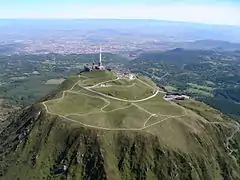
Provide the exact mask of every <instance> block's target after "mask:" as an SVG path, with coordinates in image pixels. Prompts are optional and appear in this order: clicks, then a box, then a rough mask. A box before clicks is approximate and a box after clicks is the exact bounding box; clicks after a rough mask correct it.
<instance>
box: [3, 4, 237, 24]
mask: <svg viewBox="0 0 240 180" xmlns="http://www.w3.org/2000/svg"><path fill="white" fill-rule="evenodd" d="M239 14H240V0H1V3H0V18H67V19H68V18H69V19H75V18H117V19H159V20H172V21H186V22H199V23H207V24H226V25H240V15H239Z"/></svg>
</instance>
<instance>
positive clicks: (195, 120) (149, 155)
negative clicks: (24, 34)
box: [0, 72, 240, 179]
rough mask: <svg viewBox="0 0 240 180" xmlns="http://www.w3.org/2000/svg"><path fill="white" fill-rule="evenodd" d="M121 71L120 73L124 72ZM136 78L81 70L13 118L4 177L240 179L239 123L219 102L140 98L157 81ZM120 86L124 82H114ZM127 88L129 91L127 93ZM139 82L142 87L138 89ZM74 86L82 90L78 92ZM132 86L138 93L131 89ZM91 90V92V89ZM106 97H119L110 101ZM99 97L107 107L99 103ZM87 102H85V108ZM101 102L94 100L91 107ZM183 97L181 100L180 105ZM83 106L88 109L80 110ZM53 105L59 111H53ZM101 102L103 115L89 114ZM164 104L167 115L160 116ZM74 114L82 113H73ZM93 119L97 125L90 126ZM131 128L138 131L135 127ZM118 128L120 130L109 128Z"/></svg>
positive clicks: (4, 138) (0, 140)
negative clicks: (219, 107)
mask: <svg viewBox="0 0 240 180" xmlns="http://www.w3.org/2000/svg"><path fill="white" fill-rule="evenodd" d="M81 76H86V77H85V78H82V77H81ZM117 76H118V77H119V74H118V75H117ZM129 77H130V76H128V75H126V76H122V77H121V79H120V78H119V79H117V78H116V74H115V73H112V72H90V73H85V74H80V75H78V76H73V77H70V78H69V79H68V80H66V81H65V82H63V84H62V85H60V86H59V88H58V89H57V90H56V91H54V92H52V93H50V94H49V95H47V96H46V97H44V98H43V99H41V100H40V101H38V102H37V103H36V104H34V105H32V106H31V107H28V108H25V109H23V110H21V111H19V113H16V114H13V115H12V116H11V117H9V120H10V119H11V121H12V122H11V124H10V125H9V126H8V127H7V128H6V129H5V130H4V131H3V133H1V136H0V145H1V147H2V148H1V151H0V154H1V155H2V156H1V157H3V155H4V157H5V158H4V163H2V168H3V171H2V172H1V175H2V177H7V179H44V178H45V179H47V178H50V179H51V178H52V179H67V178H70V179H224V178H225V179H237V178H239V177H240V175H239V174H238V169H239V157H240V156H239V152H238V151H236V150H238V149H239V147H240V145H239V138H240V137H239V133H238V131H239V129H237V127H238V128H239V125H238V124H235V123H234V122H233V121H232V120H231V119H230V118H228V117H226V116H224V115H222V114H221V113H220V112H218V111H216V110H214V109H212V108H211V107H209V106H207V105H205V104H203V103H200V102H197V101H194V100H189V101H178V102H172V103H169V102H165V101H163V95H162V94H161V93H159V94H160V95H159V97H157V95H156V97H157V98H156V97H153V98H150V99H149V100H147V101H145V102H144V101H143V102H136V99H138V98H139V97H144V96H147V97H151V94H152V93H154V91H153V89H151V88H150V87H154V89H155V88H156V85H154V83H153V82H152V81H150V80H149V79H144V78H143V79H142V77H138V76H135V79H133V80H129ZM141 81H143V82H144V83H146V84H147V85H149V87H148V86H147V85H146V84H145V85H144V83H141ZM103 82H104V83H103ZM106 82H107V83H106ZM79 83H80V85H79ZM134 83H135V85H134ZM119 84H120V85H119ZM74 85H77V86H74ZM103 85H104V86H103ZM81 86H82V87H83V86H84V87H85V89H84V88H82V87H81ZM115 86H116V87H117V88H114V87H115ZM119 86H123V88H122V89H121V88H120V87H119ZM126 86H127V87H128V89H127V91H126V92H125V91H124V89H126ZM135 86H137V89H138V90H139V91H137V90H136V89H134V88H135ZM139 87H141V88H139ZM88 88H90V89H88ZM106 88H107V90H106ZM111 88H112V89H111ZM131 88H133V89H131ZM144 88H145V89H144ZM89 90H90V91H89ZM69 91H75V93H76V92H77V93H80V94H74V95H73V94H71V92H70V93H69ZM132 91H133V92H134V93H131V92H132ZM96 92H97V93H96ZM66 93H69V94H66ZM84 93H85V94H87V95H88V96H85V95H83V94H84ZM64 94H65V95H64ZM103 94H105V95H103ZM75 95H76V96H75ZM78 95H79V97H78ZM90 96H99V98H98V99H97V98H93V97H92V98H90ZM110 96H112V97H115V98H117V99H122V98H124V97H126V98H127V99H128V100H129V99H130V101H132V102H130V103H133V104H134V103H136V105H137V106H139V107H137V106H136V105H131V107H133V109H129V110H128V106H130V104H128V103H129V102H118V101H117V100H116V99H111V98H109V97H110ZM78 98H80V100H78ZM101 98H102V100H101ZM104 98H106V99H107V100H108V101H110V102H111V103H110V104H108V103H107V102H105V101H104V100H103V99H104ZM134 98H135V100H134ZM155 98H156V99H155ZM75 100H76V101H75ZM96 100H97V104H99V105H96ZM79 101H81V103H80V105H79V106H77V103H79ZM85 101H86V103H84V102H85ZM44 102H45V106H44ZM69 102H71V103H70V105H69V104H68V103H69ZM93 102H94V105H93V106H89V105H91V104H92V103H93ZM61 103H62V104H61ZM104 103H105V104H104ZM126 103H127V104H126ZM146 103H148V104H146ZM175 103H177V104H176V105H172V104H175ZM46 104H47V106H48V107H47V108H46ZM75 105H76V107H81V108H76V109H74V108H73V107H74V106H75ZM85 105H87V106H86V108H84V106H85ZM106 105H108V106H106ZM126 105H127V106H126ZM68 106H71V108H68ZM96 106H97V108H96ZM63 107H64V108H63ZM103 107H104V108H105V110H104V108H103ZM179 107H181V108H179ZM48 108H49V110H48V111H49V112H52V114H49V112H48V111H47V109H48ZM94 108H95V110H96V111H95V113H96V114H97V115H96V116H94V115H93V116H92V117H91V115H92V114H89V113H90V112H91V113H92V110H93V109H94ZM106 108H107V109H106ZM117 108H124V109H119V110H118V109H117ZM159 108H160V113H161V115H159V114H157V113H159ZM116 109H117V110H116ZM141 109H142V111H141ZM183 109H184V111H185V113H186V112H187V114H186V115H184V116H182V115H183V114H181V113H182V110H183ZM74 111H77V112H74ZM80 111H81V112H80ZM88 111H89V112H88ZM104 111H105V112H104ZM144 111H145V112H144ZM149 111H151V112H150V113H151V114H150V113H149ZM170 111H172V112H170ZM54 113H55V114H54ZM69 113H70V114H75V115H70V116H69ZM79 113H83V114H84V113H85V114H88V115H86V118H85V117H80V118H79V116H85V115H79ZM116 113H117V114H116ZM131 113H133V115H131ZM163 113H165V114H163ZM126 114H128V116H126ZM157 115H158V116H159V117H157ZM66 116H67V118H66ZM117 117H120V118H117ZM129 117H130V119H128V118H129ZM149 117H150V118H149ZM151 118H153V119H151ZM158 118H160V119H158ZM69 119H72V120H74V121H69ZM113 121H114V122H113ZM99 123H100V124H99ZM148 123H149V124H148ZM229 123H231V125H229ZM86 124H88V125H90V126H85V125H86ZM152 124H153V125H152ZM234 124H235V125H234ZM149 125H152V126H149ZM233 125H234V127H231V126H233ZM91 126H94V127H96V126H98V127H103V128H92V127H91ZM148 126H149V127H148ZM129 127H132V128H135V129H133V130H131V128H129ZM146 127H147V128H146ZM110 128H113V129H114V128H115V129H117V128H119V130H117V131H116V130H109V129H110ZM121 128H122V129H121ZM123 128H125V129H123ZM127 128H128V130H127ZM225 144H226V145H225ZM210 154H211V156H210Z"/></svg>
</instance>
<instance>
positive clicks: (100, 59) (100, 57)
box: [99, 46, 102, 66]
mask: <svg viewBox="0 0 240 180" xmlns="http://www.w3.org/2000/svg"><path fill="white" fill-rule="evenodd" d="M101 65H102V47H101V46H100V48H99V66H101Z"/></svg>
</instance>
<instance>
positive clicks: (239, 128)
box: [42, 76, 240, 160]
mask: <svg viewBox="0 0 240 180" xmlns="http://www.w3.org/2000/svg"><path fill="white" fill-rule="evenodd" d="M79 77H80V76H79ZM119 79H120V78H119V77H118V78H116V79H113V80H107V81H104V82H100V83H98V84H96V85H94V86H90V87H84V86H81V85H80V82H81V80H79V81H77V82H76V83H75V84H74V85H73V86H72V87H71V88H70V89H68V90H65V91H63V94H62V96H61V97H60V98H58V99H55V100H54V101H56V100H62V99H63V98H64V97H65V93H67V92H70V93H76V94H85V93H78V92H76V91H73V89H74V87H75V86H77V85H78V86H80V87H81V88H83V89H85V90H87V91H89V92H92V93H94V94H98V95H99V96H102V97H99V96H92V95H89V94H85V95H87V96H90V97H93V98H99V99H102V100H103V101H104V102H105V103H107V104H105V105H104V106H103V107H102V108H101V109H100V111H96V112H91V113H84V114H78V113H75V114H69V115H67V116H62V115H59V114H56V113H52V112H50V111H49V110H48V107H47V105H46V104H45V103H46V102H48V101H45V102H42V105H43V106H44V108H45V110H46V112H47V113H48V114H51V115H55V116H59V117H61V118H62V119H63V120H67V121H71V122H74V123H78V124H80V125H82V126H84V127H89V128H94V129H101V130H106V131H141V130H145V129H147V128H150V127H152V126H155V125H157V124H160V123H162V122H164V121H167V120H168V119H171V118H173V119H178V118H181V117H184V116H186V115H187V110H188V109H186V108H184V107H182V106H180V105H178V104H176V103H174V102H172V101H168V102H169V103H171V104H172V105H173V106H176V107H178V108H181V109H183V114H182V115H180V116H168V115H162V114H160V113H159V114H154V113H151V112H149V111H148V110H146V109H144V108H143V107H141V106H139V105H137V104H135V103H137V102H143V101H147V100H149V99H152V98H154V97H155V96H157V95H158V93H159V91H158V89H157V90H156V92H155V93H154V94H153V95H151V96H149V97H147V98H143V99H139V100H126V99H121V98H116V97H112V96H108V95H106V94H104V93H100V92H97V91H94V90H92V89H91V88H94V87H97V86H99V85H101V84H104V83H108V82H113V81H116V80H119ZM137 80H139V81H140V82H142V83H143V84H145V85H146V86H148V87H150V88H152V89H155V88H154V87H152V86H150V85H149V84H147V83H145V82H144V81H142V80H140V79H137ZM104 97H105V98H104ZM106 98H109V99H114V100H117V101H122V102H128V103H132V104H131V105H129V106H125V107H121V108H117V109H114V110H110V111H104V109H105V108H106V107H108V106H109V105H110V104H111V103H110V101H109V100H107V99H106ZM49 101H51V100H49ZM131 106H135V107H137V108H138V109H140V110H142V111H144V112H145V113H147V114H149V115H150V116H149V117H148V118H147V119H146V120H145V122H144V124H143V126H142V127H141V128H106V127H101V126H93V125H89V124H85V123H82V122H80V121H77V120H74V119H71V118H69V117H68V116H71V115H77V116H84V115H90V114H94V113H101V112H102V113H108V112H114V111H117V110H121V109H127V108H129V107H131ZM159 115H160V116H166V118H164V119H162V120H159V121H158V122H155V123H153V124H150V125H147V123H148V122H149V121H150V120H151V118H152V117H158V116H159ZM201 121H202V122H203V123H206V124H213V125H214V124H223V125H226V124H229V125H231V126H233V127H235V128H236V129H235V130H234V131H233V132H232V133H231V135H230V136H229V137H227V139H226V143H225V147H226V149H227V151H228V152H229V153H228V154H229V156H231V157H232V158H233V159H235V160H236V158H235V157H234V156H233V155H232V153H233V152H234V151H237V149H232V148H231V147H230V141H231V140H232V139H233V138H234V136H235V135H236V134H237V133H239V132H240V125H239V124H238V123H236V124H235V123H230V122H229V123H227V122H218V121H216V122H209V121H207V120H205V119H204V118H203V119H201Z"/></svg>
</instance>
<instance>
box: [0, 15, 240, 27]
mask: <svg viewBox="0 0 240 180" xmlns="http://www.w3.org/2000/svg"><path fill="white" fill-rule="evenodd" d="M0 20H72V21H77V20H99V21H101V20H115V21H117V20H122V21H161V22H170V23H182V24H196V25H197V24H198V25H209V26H228V27H240V25H238V24H221V23H204V22H194V21H180V20H179V21H177V20H164V19H151V18H69V17H66V18H64V17H49V18H48V17H34V18H31V17H19V18H1V17H0Z"/></svg>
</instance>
